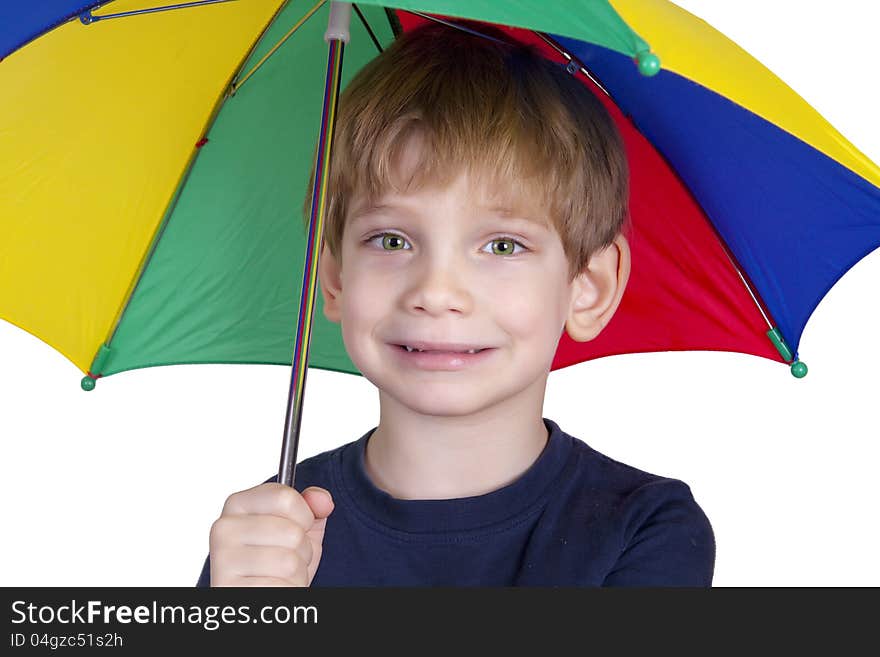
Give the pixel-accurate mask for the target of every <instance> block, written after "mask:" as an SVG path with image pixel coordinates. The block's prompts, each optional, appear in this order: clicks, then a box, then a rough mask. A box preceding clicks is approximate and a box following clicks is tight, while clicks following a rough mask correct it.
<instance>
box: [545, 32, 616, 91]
mask: <svg viewBox="0 0 880 657" xmlns="http://www.w3.org/2000/svg"><path fill="white" fill-rule="evenodd" d="M533 32H534V34H535V35H536V36H537V37H538V38H540V39H541V40H542V41H544V43H546V44H547V45H548V46H550V47H551V48H553V50H555V51H556V52H558V53H559V54H560V55H562V56H563V57H565V58H566V59H567V60H568V62H569V69H570V68H571V67H572V65H574V66H575V67H577V69H580V71H581V73H583V74H584V75H586V76H587V77H588V78H590V80H592V81H593V83H594V84H595V85H596V86H597V87H599V88H600V89H601V90H602V92H603V93H604V94H605V95H606V96H608V97H609V98H611V100H614V97H613V96H612V95H611V94H610V93H609V91H608V89H606V88H605V85H603V84H602V83H601V82H599V79H598V78H597V77H596V76H595V75H593V74H592V73H591V72H590V71H589V70H588V69H587V67H586V66H584V63H583V62H582V61H581V60H579V59H578V58H577V57H575V56H574V55H572V54H571V53H569V52H568V51H567V50H565V48H563V47H562V46H560V45H559V44H558V43H556V41H555V40H553V39H551V38H550V37H549V36H547V35H546V34H545V33H544V32H538V31H536V30H533ZM573 72H574V71H572V70H569V73H573ZM614 104H615V105H617V101H614ZM618 107H619V105H618Z"/></svg>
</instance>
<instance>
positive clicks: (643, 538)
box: [602, 479, 715, 587]
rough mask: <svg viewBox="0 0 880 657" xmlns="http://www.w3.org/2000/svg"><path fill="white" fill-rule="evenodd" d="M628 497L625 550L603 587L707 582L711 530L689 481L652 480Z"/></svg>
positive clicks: (712, 552)
mask: <svg viewBox="0 0 880 657" xmlns="http://www.w3.org/2000/svg"><path fill="white" fill-rule="evenodd" d="M628 502H630V503H628V504H627V505H626V512H625V515H624V533H623V536H624V546H623V550H622V551H621V554H620V557H619V558H618V560H617V562H616V563H615V564H614V566H613V567H612V569H611V570H610V572H609V573H608V575H607V576H606V577H605V580H604V582H603V583H602V586H699V587H709V586H711V585H712V577H713V575H714V571H715V535H714V532H713V531H712V526H711V524H710V523H709V519H708V518H707V517H706V514H705V513H703V510H702V509H701V508H700V506H699V505H698V504H697V502H696V501H695V500H694V498H693V495H692V494H691V490H690V488H689V487H688V486H687V484H685V483H683V482H681V481H678V480H675V479H663V480H660V481H655V482H651V483H649V484H646V485H644V486H642V487H640V488H639V489H638V490H637V491H636V492H634V493H633V494H632V495H631V499H630V500H628Z"/></svg>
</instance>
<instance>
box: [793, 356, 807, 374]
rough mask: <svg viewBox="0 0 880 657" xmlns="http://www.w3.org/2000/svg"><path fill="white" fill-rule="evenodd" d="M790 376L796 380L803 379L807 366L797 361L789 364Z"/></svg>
mask: <svg viewBox="0 0 880 657" xmlns="http://www.w3.org/2000/svg"><path fill="white" fill-rule="evenodd" d="M791 375H792V376H793V377H795V378H797V379H803V378H804V377H805V376H806V375H807V364H806V363H802V362H801V361H799V360H796V361H794V362H793V363H792V364H791Z"/></svg>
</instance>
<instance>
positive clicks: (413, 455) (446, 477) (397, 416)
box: [365, 381, 549, 500]
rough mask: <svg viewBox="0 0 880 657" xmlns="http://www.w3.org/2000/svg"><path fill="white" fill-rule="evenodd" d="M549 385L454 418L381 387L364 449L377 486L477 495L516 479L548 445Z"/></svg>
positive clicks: (413, 493) (425, 496)
mask: <svg viewBox="0 0 880 657" xmlns="http://www.w3.org/2000/svg"><path fill="white" fill-rule="evenodd" d="M545 384H546V381H536V382H535V384H533V387H535V389H534V390H532V389H526V390H523V391H522V392H521V393H520V395H517V396H515V397H513V398H510V399H507V400H505V401H504V402H502V403H499V404H496V405H494V406H491V407H489V408H486V409H483V410H482V411H480V412H478V413H474V414H470V415H467V416H457V417H452V416H428V415H422V414H420V413H417V412H415V411H413V410H412V409H410V408H408V407H406V406H403V405H402V404H400V403H399V402H398V401H397V400H395V399H392V398H390V397H388V396H386V395H385V394H384V393H383V392H382V391H381V390H380V391H379V400H380V407H381V412H380V421H379V426H378V427H377V428H376V430H375V431H374V432H373V433H372V435H371V436H370V438H369V440H368V442H367V450H366V455H365V467H366V471H367V475H368V476H369V478H370V480H371V481H372V482H373V484H374V485H375V486H376V487H377V488H379V489H381V490H383V491H385V492H386V493H388V494H389V495H391V496H392V497H394V498H397V499H403V500H429V499H454V498H461V497H472V496H476V495H484V494H486V493H490V492H492V491H494V490H498V489H499V488H502V487H504V486H506V485H508V484H510V483H512V482H513V481H515V480H516V479H518V478H519V477H520V476H521V475H522V474H523V473H524V472H525V471H526V470H528V469H529V468H530V467H531V466H532V464H534V462H535V461H536V460H537V458H538V456H540V454H541V452H542V450H543V449H544V447H545V446H546V444H547V440H548V438H549V434H548V431H547V427H546V426H545V425H544V421H543V417H542V409H543V401H544V394H543V393H544V386H545ZM537 386H540V389H539V390H538V389H537ZM536 393H539V394H536Z"/></svg>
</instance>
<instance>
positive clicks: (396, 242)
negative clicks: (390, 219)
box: [372, 233, 405, 251]
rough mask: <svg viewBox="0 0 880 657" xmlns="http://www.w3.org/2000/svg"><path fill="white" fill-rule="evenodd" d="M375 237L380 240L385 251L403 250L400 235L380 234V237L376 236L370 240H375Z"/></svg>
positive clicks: (402, 241)
mask: <svg viewBox="0 0 880 657" xmlns="http://www.w3.org/2000/svg"><path fill="white" fill-rule="evenodd" d="M376 237H381V238H382V248H383V249H384V250H386V251H400V250H401V249H403V244H404V242H405V240H404V239H403V238H402V237H401V236H400V235H395V234H394V233H382V234H381V235H376V236H375V237H373V238H372V239H376Z"/></svg>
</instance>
